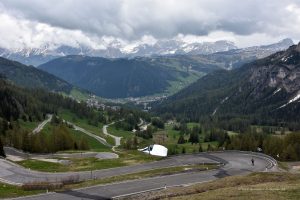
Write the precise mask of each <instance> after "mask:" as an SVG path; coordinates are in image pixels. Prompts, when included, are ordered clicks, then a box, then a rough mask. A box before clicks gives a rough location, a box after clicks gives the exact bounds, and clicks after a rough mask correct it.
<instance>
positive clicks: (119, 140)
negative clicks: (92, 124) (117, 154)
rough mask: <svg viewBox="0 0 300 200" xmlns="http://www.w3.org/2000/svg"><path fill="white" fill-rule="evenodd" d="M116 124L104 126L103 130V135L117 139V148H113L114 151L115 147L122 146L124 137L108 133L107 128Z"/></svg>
mask: <svg viewBox="0 0 300 200" xmlns="http://www.w3.org/2000/svg"><path fill="white" fill-rule="evenodd" d="M114 123H115V122H113V123H111V124H108V125H104V126H103V129H102V132H103V134H105V135H109V136H110V137H112V138H114V139H115V146H113V150H114V148H115V147H118V146H120V145H121V139H122V137H117V136H115V135H112V134H110V133H108V131H107V128H108V127H109V126H110V125H113V124H114Z"/></svg>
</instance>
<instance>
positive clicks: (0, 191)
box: [0, 183, 45, 199]
mask: <svg viewBox="0 0 300 200" xmlns="http://www.w3.org/2000/svg"><path fill="white" fill-rule="evenodd" d="M40 192H42V191H38V190H37V191H25V190H23V189H22V188H21V187H18V186H13V185H7V184H3V183H0V198H1V199H2V198H14V197H18V196H26V195H34V194H38V193H40ZM43 192H45V191H43Z"/></svg>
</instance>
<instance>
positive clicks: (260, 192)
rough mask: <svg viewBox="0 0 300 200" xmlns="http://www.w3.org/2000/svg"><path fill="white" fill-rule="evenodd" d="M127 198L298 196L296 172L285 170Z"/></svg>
mask: <svg viewBox="0 0 300 200" xmlns="http://www.w3.org/2000/svg"><path fill="white" fill-rule="evenodd" d="M128 198H129V199H130V198H132V199H137V200H139V199H176V200H179V199H180V200H196V199H205V200H211V199H231V200H240V199H241V200H243V199H245V200H249V199H255V200H257V199H266V200H281V199H282V200H283V199H299V198H300V175H299V174H289V173H252V174H250V175H247V176H233V177H227V178H223V179H218V180H215V181H212V182H209V183H202V184H196V185H193V186H188V187H177V188H170V189H167V190H165V191H158V192H151V193H147V194H141V195H135V196H131V197H128Z"/></svg>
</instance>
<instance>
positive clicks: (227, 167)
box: [0, 151, 277, 200]
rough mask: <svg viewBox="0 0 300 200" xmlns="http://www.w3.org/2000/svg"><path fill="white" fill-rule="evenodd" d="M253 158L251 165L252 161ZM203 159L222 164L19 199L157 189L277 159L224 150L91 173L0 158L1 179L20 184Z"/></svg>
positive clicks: (269, 167) (265, 167) (257, 168)
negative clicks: (29, 165) (26, 166)
mask: <svg viewBox="0 0 300 200" xmlns="http://www.w3.org/2000/svg"><path fill="white" fill-rule="evenodd" d="M252 158H254V159H255V165H254V166H252V164H251V159H252ZM202 163H219V164H221V165H222V166H221V167H220V168H219V169H216V170H211V171H203V172H190V173H181V174H177V175H169V176H163V177H153V178H147V179H139V180H132V181H126V182H121V183H114V184H106V185H99V186H93V187H88V188H82V189H77V190H71V191H65V192H59V193H49V194H43V195H37V196H31V197H24V198H19V199H43V200H47V199H56V200H60V199H70V200H71V199H72V200H77V199H110V198H113V197H116V196H120V195H126V194H130V193H136V192H141V191H145V190H152V189H159V188H163V187H164V186H167V187H171V186H175V185H182V184H193V183H198V182H205V181H211V180H215V179H218V178H222V177H226V176H232V175H244V174H248V173H251V172H261V171H276V170H277V163H276V161H275V160H274V159H273V158H271V157H269V156H266V155H264V154H258V153H251V152H238V151H224V152H209V153H199V154H189V155H180V156H172V157H168V158H165V159H163V160H161V161H156V162H151V163H146V164H140V165H135V166H126V167H118V168H112V169H105V170H97V171H93V172H92V173H91V172H90V171H88V172H67V173H45V172H36V171H30V170H27V169H24V168H22V167H20V166H18V165H15V164H13V163H11V162H8V161H6V160H0V180H2V181H6V182H9V183H14V184H23V183H26V182H34V181H59V180H63V179H66V178H70V177H77V178H78V179H79V180H87V179H90V178H96V179H101V178H105V177H112V176H118V175H122V174H129V173H136V172H142V171H147V170H151V169H159V168H164V167H172V166H184V165H191V164H202Z"/></svg>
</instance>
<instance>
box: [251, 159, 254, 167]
mask: <svg viewBox="0 0 300 200" xmlns="http://www.w3.org/2000/svg"><path fill="white" fill-rule="evenodd" d="M251 163H252V166H254V159H253V158H252V159H251Z"/></svg>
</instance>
